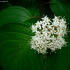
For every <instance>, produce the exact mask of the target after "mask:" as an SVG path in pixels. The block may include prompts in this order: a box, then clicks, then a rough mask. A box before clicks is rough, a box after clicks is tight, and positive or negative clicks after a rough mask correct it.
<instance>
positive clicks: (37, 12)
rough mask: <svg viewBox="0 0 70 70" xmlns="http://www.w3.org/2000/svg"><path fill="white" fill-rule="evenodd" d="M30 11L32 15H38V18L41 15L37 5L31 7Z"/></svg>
mask: <svg viewBox="0 0 70 70" xmlns="http://www.w3.org/2000/svg"><path fill="white" fill-rule="evenodd" d="M28 10H29V11H30V13H31V14H32V16H34V17H36V18H39V17H40V12H39V9H38V8H36V7H34V6H33V7H30V8H29V9H28Z"/></svg>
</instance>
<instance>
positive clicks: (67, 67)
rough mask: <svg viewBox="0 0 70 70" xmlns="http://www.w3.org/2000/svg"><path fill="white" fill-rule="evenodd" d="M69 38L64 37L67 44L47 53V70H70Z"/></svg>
mask: <svg viewBox="0 0 70 70" xmlns="http://www.w3.org/2000/svg"><path fill="white" fill-rule="evenodd" d="M69 39H70V38H66V42H67V46H66V47H63V48H62V49H60V50H57V51H56V53H55V52H53V53H51V54H50V53H48V54H47V55H46V59H45V62H46V63H45V68H46V69H47V70H70V43H69Z"/></svg>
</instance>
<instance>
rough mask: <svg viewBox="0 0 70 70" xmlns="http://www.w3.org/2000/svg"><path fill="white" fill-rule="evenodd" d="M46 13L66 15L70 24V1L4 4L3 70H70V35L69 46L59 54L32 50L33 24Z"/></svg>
mask: <svg viewBox="0 0 70 70" xmlns="http://www.w3.org/2000/svg"><path fill="white" fill-rule="evenodd" d="M45 15H47V16H48V17H49V18H53V17H54V15H57V16H63V17H65V18H66V20H67V23H70V4H69V2H68V1H67V0H50V1H49V0H47V1H46V0H8V3H0V70H1V69H3V70H70V43H69V39H70V36H69V37H68V36H66V37H65V39H66V41H67V42H68V43H67V46H66V47H63V48H62V49H61V50H57V51H56V53H55V52H53V53H51V54H50V51H49V53H48V54H46V55H42V54H38V53H37V52H36V51H34V50H32V49H31V45H30V40H31V37H32V36H33V35H34V33H32V31H31V29H30V28H31V25H32V24H35V23H36V22H37V21H39V20H41V17H43V16H45ZM67 25H68V29H69V31H70V28H69V27H70V26H69V24H67ZM68 35H69V32H68Z"/></svg>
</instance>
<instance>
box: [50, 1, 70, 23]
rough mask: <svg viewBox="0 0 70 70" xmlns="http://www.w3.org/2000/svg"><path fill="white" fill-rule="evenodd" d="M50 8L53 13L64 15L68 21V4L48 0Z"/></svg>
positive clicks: (69, 14) (69, 18)
mask: <svg viewBox="0 0 70 70" xmlns="http://www.w3.org/2000/svg"><path fill="white" fill-rule="evenodd" d="M50 8H51V10H52V11H53V12H54V14H55V15H57V16H62V17H65V18H66V20H67V21H68V22H69V23H70V5H68V4H62V3H60V2H58V0H50Z"/></svg>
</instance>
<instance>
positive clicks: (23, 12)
mask: <svg viewBox="0 0 70 70" xmlns="http://www.w3.org/2000/svg"><path fill="white" fill-rule="evenodd" d="M31 18H33V17H32V15H31V14H30V12H29V11H28V10H27V9H25V8H22V7H19V6H13V7H9V8H7V9H5V10H3V11H1V12H0V26H1V25H3V24H6V23H22V24H24V22H25V21H27V20H29V19H31Z"/></svg>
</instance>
